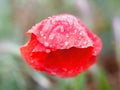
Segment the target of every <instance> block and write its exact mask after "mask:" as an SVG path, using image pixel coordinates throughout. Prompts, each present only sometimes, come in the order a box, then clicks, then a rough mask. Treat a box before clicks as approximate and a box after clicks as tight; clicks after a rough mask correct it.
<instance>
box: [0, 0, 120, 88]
mask: <svg viewBox="0 0 120 90" xmlns="http://www.w3.org/2000/svg"><path fill="white" fill-rule="evenodd" d="M119 4H120V0H109V1H108V0H0V90H120V68H119V66H120V55H119V54H120V46H119V45H120V40H119V41H116V40H118V39H119V38H120V33H119V30H120V27H117V26H116V23H117V24H118V25H120V22H117V21H118V20H117V21H115V20H114V19H115V18H116V17H119V18H118V19H119V21H120V5H119ZM60 13H70V14H73V15H75V16H77V17H78V18H80V19H81V20H82V21H83V22H84V23H85V24H86V25H87V26H88V27H89V28H90V29H91V30H93V31H94V32H95V33H97V34H98V35H99V36H100V37H101V38H102V41H103V50H102V52H101V54H100V55H99V57H98V60H97V64H96V65H94V66H93V67H91V68H90V69H89V70H87V71H86V72H85V73H82V74H80V75H79V76H77V77H74V78H68V79H61V78H58V77H52V76H49V75H46V74H44V73H40V72H36V71H34V70H33V69H32V68H30V67H29V66H28V65H27V64H26V63H25V62H24V61H23V60H22V58H21V56H20V53H19V47H20V45H21V44H23V43H25V42H26V40H27V37H26V36H25V32H26V31H27V30H28V29H30V28H31V27H32V26H33V25H34V24H35V23H37V22H39V21H41V20H42V19H44V18H46V17H48V16H51V15H54V14H60ZM114 23H115V24H114ZM116 27H117V28H116ZM115 33H117V34H115ZM116 35H117V36H116ZM118 48H119V49H118Z"/></svg>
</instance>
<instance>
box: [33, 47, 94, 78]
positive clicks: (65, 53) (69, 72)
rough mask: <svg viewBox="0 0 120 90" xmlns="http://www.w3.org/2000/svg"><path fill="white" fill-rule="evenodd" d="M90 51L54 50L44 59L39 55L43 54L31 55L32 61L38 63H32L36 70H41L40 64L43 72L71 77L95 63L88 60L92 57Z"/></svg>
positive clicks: (88, 49) (90, 48) (86, 49)
mask: <svg viewBox="0 0 120 90" xmlns="http://www.w3.org/2000/svg"><path fill="white" fill-rule="evenodd" d="M92 51H93V48H92V47H89V48H84V49H80V48H70V49H63V50H56V51H53V52H50V53H49V54H47V55H46V58H44V59H41V55H44V54H45V53H44V52H36V53H34V54H33V55H32V59H33V60H34V61H36V60H37V61H38V62H37V63H33V64H34V66H36V67H35V68H36V69H37V70H39V68H41V65H40V64H41V62H42V64H43V65H42V66H44V67H43V68H44V72H46V73H48V74H51V75H54V76H59V77H72V76H76V75H78V74H79V73H80V72H82V71H84V70H86V69H87V68H88V67H89V66H90V65H91V64H93V63H94V62H95V60H89V58H91V57H92V56H91V55H92ZM44 56H45V55H44ZM88 60H89V61H90V63H89V62H88ZM39 63H40V64H39ZM36 64H37V65H36Z"/></svg>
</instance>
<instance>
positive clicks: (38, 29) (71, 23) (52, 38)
mask: <svg viewBox="0 0 120 90" xmlns="http://www.w3.org/2000/svg"><path fill="white" fill-rule="evenodd" d="M27 34H31V38H30V40H29V41H28V42H27V43H26V44H25V45H24V46H22V47H21V48H20V52H21V55H22V57H23V58H24V59H25V60H26V62H27V63H28V64H29V65H30V66H31V67H33V68H34V69H36V70H37V71H42V72H45V73H47V74H50V75H53V76H59V77H62V78H67V77H74V76H76V75H78V74H79V73H81V72H83V71H85V70H86V69H88V68H89V67H90V66H91V65H92V64H94V63H95V61H96V56H97V55H98V53H99V52H100V50H101V48H102V42H101V40H100V38H99V37H98V36H96V35H95V34H94V33H92V32H91V31H90V30H89V29H88V28H87V27H86V26H85V25H84V24H83V23H82V22H81V21H80V20H79V19H77V18H76V17H75V16H73V15H69V14H61V15H56V16H52V17H48V18H47V19H45V20H42V21H41V22H40V23H38V24H36V25H35V26H33V27H32V28H31V29H30V30H29V31H28V32H27Z"/></svg>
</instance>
